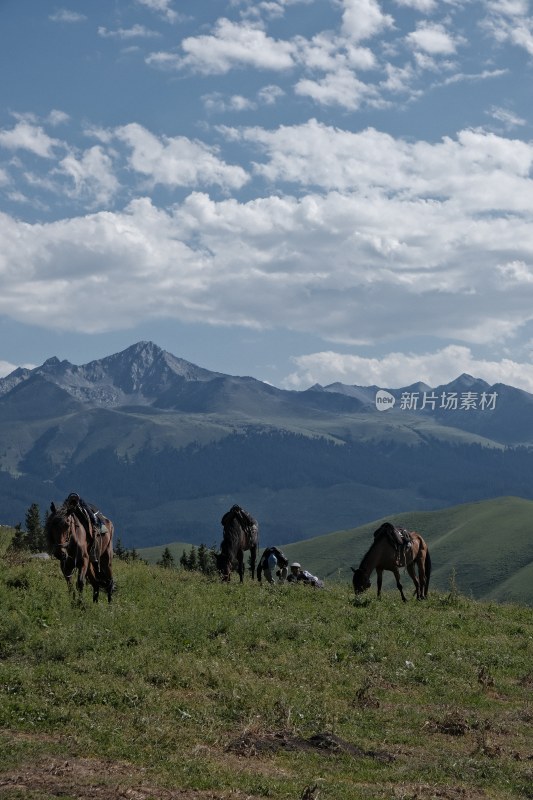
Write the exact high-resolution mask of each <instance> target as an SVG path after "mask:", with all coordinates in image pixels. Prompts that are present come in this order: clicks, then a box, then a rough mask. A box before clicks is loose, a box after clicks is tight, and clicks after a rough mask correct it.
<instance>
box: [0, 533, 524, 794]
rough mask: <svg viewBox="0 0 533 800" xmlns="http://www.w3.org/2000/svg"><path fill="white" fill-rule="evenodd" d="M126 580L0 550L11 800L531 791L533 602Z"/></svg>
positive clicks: (133, 569)
mask: <svg viewBox="0 0 533 800" xmlns="http://www.w3.org/2000/svg"><path fill="white" fill-rule="evenodd" d="M0 533H1V534H2V537H4V533H6V535H7V532H5V531H0ZM115 577H116V580H117V585H118V591H117V593H116V595H115V596H114V601H113V603H112V604H111V605H108V604H107V603H102V602H100V603H99V604H98V605H93V603H92V602H91V600H90V592H86V594H85V596H84V598H83V599H82V601H81V602H80V601H78V600H77V599H71V598H70V596H69V594H68V592H67V589H66V586H65V582H64V580H63V578H62V577H61V575H60V571H59V565H58V563H57V561H55V560H49V561H41V560H32V559H29V558H22V557H18V558H17V559H15V558H13V557H12V556H10V555H9V554H4V555H0V607H1V609H2V613H1V614H0V745H1V746H0V796H1V797H2V798H3V800H22V798H24V800H26V798H32V799H34V800H52V798H57V797H65V798H71V799H72V800H73V799H74V798H76V800H93V798H99V800H117V798H138V799H139V800H260V799H261V798H277V799H278V800H304V798H305V800H317V798H319V800H391V798H405V799H407V798H411V800H414V798H417V800H433V798H439V799H440V800H459V798H469V800H496V798H497V799H498V800H514V799H515V798H516V800H524V799H525V798H527V797H531V760H530V759H531V707H530V697H531V687H532V673H531V664H532V663H533V620H532V616H531V611H530V609H527V608H525V607H523V606H518V605H498V604H496V603H492V602H490V603H478V602H476V601H473V600H471V599H469V598H467V597H465V596H462V595H461V594H458V593H457V592H433V593H432V594H431V595H430V598H429V599H428V600H427V601H425V602H423V603H416V601H414V600H410V601H409V602H408V603H406V604H403V603H402V602H401V600H400V598H399V595H398V593H397V592H396V590H395V589H394V590H391V591H387V592H385V593H384V596H383V598H382V600H381V601H380V602H378V601H377V600H376V598H375V597H374V596H373V595H370V594H368V595H366V596H365V597H361V598H357V599H355V598H354V597H353V595H352V592H351V588H350V586H349V584H348V583H344V582H341V583H337V584H334V583H331V582H328V584H327V586H326V588H325V589H324V590H314V589H310V588H308V587H305V586H301V585H300V586H291V585H287V584H285V585H284V586H270V585H267V584H264V583H263V585H262V586H259V585H258V584H257V582H252V581H250V580H245V583H244V584H243V585H239V584H238V583H237V582H235V581H232V582H231V583H230V584H222V583H220V582H219V581H218V580H208V579H206V578H203V577H201V576H200V575H197V574H191V573H187V572H183V571H178V570H170V569H162V568H160V567H154V566H147V565H145V564H143V563H141V562H133V563H132V562H129V563H126V562H123V561H118V560H117V562H116V565H115Z"/></svg>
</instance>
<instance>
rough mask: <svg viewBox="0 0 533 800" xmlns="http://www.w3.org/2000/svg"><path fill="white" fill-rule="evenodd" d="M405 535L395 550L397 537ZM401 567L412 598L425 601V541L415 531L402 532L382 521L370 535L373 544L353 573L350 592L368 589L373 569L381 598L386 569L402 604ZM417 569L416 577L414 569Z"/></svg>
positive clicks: (427, 566)
mask: <svg viewBox="0 0 533 800" xmlns="http://www.w3.org/2000/svg"><path fill="white" fill-rule="evenodd" d="M400 532H401V533H404V534H406V536H405V544H404V545H403V547H400V548H399V547H398V541H399V540H398V534H399V533H400ZM403 566H404V567H405V568H406V569H407V572H408V573H409V575H410V576H411V579H412V581H413V583H414V585H415V592H416V599H417V600H425V598H426V597H427V594H428V588H429V578H430V575H431V557H430V555H429V550H428V546H427V544H426V542H425V541H424V539H423V538H422V537H421V536H420V534H419V533H416V531H405V530H404V529H398V528H395V527H394V525H391V523H390V522H385V523H383V525H381V527H380V528H378V529H377V531H375V532H374V542H373V544H372V545H371V547H370V549H369V550H368V551H367V552H366V553H365V555H364V556H363V559H362V561H361V563H360V564H359V567H358V568H357V569H354V568H353V567H352V571H353V578H352V583H353V589H354V592H355V594H356V595H357V594H361V592H364V591H366V589H368V588H369V587H370V586H371V583H370V576H371V575H372V573H373V571H374V570H376V574H377V576H378V579H377V589H378V597H380V596H381V585H382V582H383V570H385V569H386V570H389V571H390V572H392V573H393V574H394V577H395V578H396V586H397V587H398V589H399V590H400V594H401V596H402V600H403V601H404V603H405V602H406V597H405V595H404V593H403V587H402V584H401V583H400V567H403ZM415 568H417V569H418V577H417V574H416V569H415Z"/></svg>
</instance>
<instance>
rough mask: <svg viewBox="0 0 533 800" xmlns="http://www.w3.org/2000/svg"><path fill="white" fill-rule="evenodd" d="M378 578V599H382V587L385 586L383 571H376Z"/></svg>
mask: <svg viewBox="0 0 533 800" xmlns="http://www.w3.org/2000/svg"><path fill="white" fill-rule="evenodd" d="M376 576H377V587H378V598H380V597H381V586H382V584H383V570H382V569H376Z"/></svg>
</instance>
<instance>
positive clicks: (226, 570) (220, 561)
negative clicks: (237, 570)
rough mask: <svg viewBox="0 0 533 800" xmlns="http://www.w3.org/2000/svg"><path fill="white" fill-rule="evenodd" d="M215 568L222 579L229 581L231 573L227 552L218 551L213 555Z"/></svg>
mask: <svg viewBox="0 0 533 800" xmlns="http://www.w3.org/2000/svg"><path fill="white" fill-rule="evenodd" d="M215 560H216V564H217V570H218V571H219V572H220V576H221V578H222V580H223V581H229V579H230V575H231V558H230V557H229V555H228V554H227V553H224V552H221V553H218V554H217V555H216V557H215Z"/></svg>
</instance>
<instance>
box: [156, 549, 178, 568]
mask: <svg viewBox="0 0 533 800" xmlns="http://www.w3.org/2000/svg"><path fill="white" fill-rule="evenodd" d="M157 564H158V566H159V567H163V568H164V569H173V568H174V556H173V555H172V553H171V552H170V550H169V549H168V547H165V549H164V550H163V554H162V556H161V558H160V559H159V561H158V562H157Z"/></svg>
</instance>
